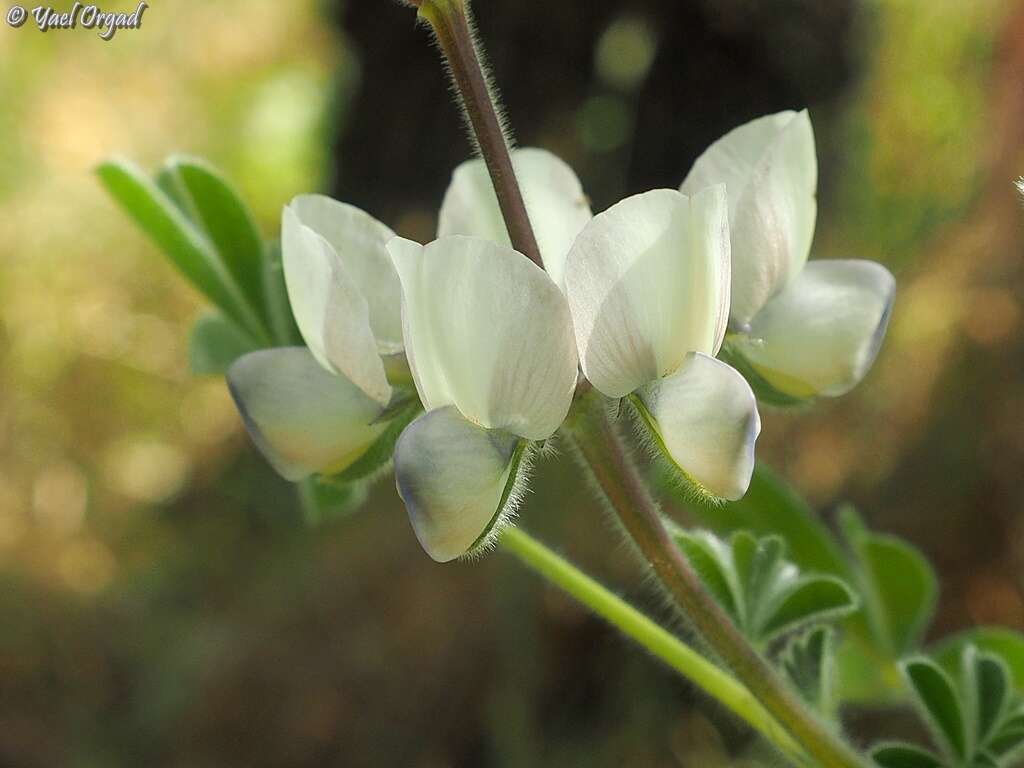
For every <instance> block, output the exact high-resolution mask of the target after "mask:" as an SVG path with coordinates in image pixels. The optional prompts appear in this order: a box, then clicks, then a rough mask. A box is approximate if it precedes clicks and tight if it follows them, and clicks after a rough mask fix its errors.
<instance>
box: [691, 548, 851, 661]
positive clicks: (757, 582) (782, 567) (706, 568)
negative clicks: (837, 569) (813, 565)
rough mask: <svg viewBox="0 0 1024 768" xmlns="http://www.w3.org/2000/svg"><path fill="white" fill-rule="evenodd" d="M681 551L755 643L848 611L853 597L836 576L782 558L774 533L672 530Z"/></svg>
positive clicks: (768, 640)
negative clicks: (808, 570)
mask: <svg viewBox="0 0 1024 768" xmlns="http://www.w3.org/2000/svg"><path fill="white" fill-rule="evenodd" d="M674 536H675V539H676V542H677V544H678V545H679V547H680V549H681V550H682V551H683V554H684V555H685V556H686V558H687V560H689V561H690V564H691V565H692V566H693V568H694V570H695V571H696V572H697V574H698V576H699V577H700V579H701V581H702V582H703V583H704V585H705V587H706V588H707V589H708V591H709V592H711V594H712V595H713V596H714V597H715V598H716V599H717V600H718V602H719V603H720V604H721V606H722V607H723V608H724V609H725V611H726V612H727V613H728V614H729V615H730V617H731V618H732V620H733V621H734V622H735V624H736V626H737V627H739V628H740V630H741V631H742V632H743V633H744V634H745V635H746V636H747V637H748V638H749V639H750V641H751V642H752V643H753V644H754V645H755V646H757V647H760V648H762V649H763V648H764V647H766V646H767V645H768V644H769V643H771V642H772V641H773V640H775V639H777V638H779V637H781V636H782V635H785V634H787V633H789V632H792V631H793V630H796V629H798V628H799V627H801V626H805V625H807V624H810V623H815V622H821V621H826V620H829V619H833V618H838V617H840V616H844V615H847V614H849V613H851V612H852V611H854V610H855V609H856V607H857V599H856V597H855V595H854V594H853V592H852V591H851V590H850V588H849V587H847V586H846V584H845V583H844V582H843V581H842V580H840V579H839V578H837V577H835V576H829V575H820V574H808V573H804V572H801V570H800V569H799V568H798V567H797V566H796V565H794V564H793V563H792V562H790V561H789V560H787V559H785V551H786V548H785V543H784V542H783V540H782V539H781V538H780V537H778V536H766V537H764V538H760V539H758V538H755V537H754V536H753V535H751V534H749V533H747V532H745V531H741V532H738V533H736V534H734V535H733V536H732V538H731V539H730V540H729V542H728V543H726V542H723V541H721V540H720V539H718V538H716V537H715V536H714V535H713V534H711V533H708V532H706V531H698V532H695V533H688V532H685V531H682V530H676V531H675V532H674Z"/></svg>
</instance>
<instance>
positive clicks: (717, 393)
mask: <svg viewBox="0 0 1024 768" xmlns="http://www.w3.org/2000/svg"><path fill="white" fill-rule="evenodd" d="M637 396H638V398H639V400H640V402H641V404H642V406H643V408H644V409H645V410H646V414H644V415H645V416H646V417H647V418H648V420H649V424H650V426H651V427H652V428H653V429H654V430H656V432H657V435H658V437H659V438H660V440H661V443H662V445H663V446H664V449H665V452H666V453H667V454H668V457H669V458H670V459H671V460H672V461H673V462H674V463H675V464H676V465H677V466H678V467H679V468H680V469H681V470H682V471H683V472H684V473H685V474H686V475H687V476H689V477H690V478H691V479H692V480H694V481H696V482H697V484H699V485H700V486H702V487H703V488H704V489H706V490H707V491H708V492H710V493H711V494H713V495H714V496H718V497H719V498H723V499H731V500H735V499H738V498H740V497H741V496H742V495H743V494H744V493H746V492H747V487H748V486H749V485H750V476H751V474H752V473H753V471H754V442H755V441H756V440H757V436H758V434H759V433H760V431H761V417H760V416H759V415H758V412H757V402H756V400H755V398H754V393H753V392H752V391H751V389H750V385H748V384H747V382H746V380H745V379H744V378H743V377H742V376H741V375H740V374H739V372H737V371H736V370H735V369H734V368H731V367H730V366H728V365H726V364H725V363H723V362H721V361H719V360H715V359H714V358H712V357H707V356H706V355H702V354H697V353H695V354H691V355H689V356H688V357H687V358H686V362H684V363H683V365H682V367H680V369H679V370H678V371H676V373H674V374H672V375H671V376H669V377H667V378H664V379H659V380H658V381H656V382H654V383H652V384H649V385H648V386H646V387H644V388H643V389H641V390H640V391H639V392H637Z"/></svg>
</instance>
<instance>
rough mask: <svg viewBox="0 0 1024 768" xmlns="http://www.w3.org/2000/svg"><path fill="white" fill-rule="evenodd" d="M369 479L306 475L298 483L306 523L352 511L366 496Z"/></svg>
mask: <svg viewBox="0 0 1024 768" xmlns="http://www.w3.org/2000/svg"><path fill="white" fill-rule="evenodd" d="M369 485H370V484H369V482H366V481H364V482H359V481H356V482H352V483H341V482H337V481H336V480H335V479H333V478H324V477H317V476H314V477H307V478H306V479H305V480H303V481H302V482H301V483H299V485H298V493H299V500H300V502H301V507H302V515H303V518H304V519H305V521H306V524H307V525H311V526H314V525H321V524H323V523H327V522H332V521H334V520H341V519H344V518H346V517H348V516H350V515H352V514H354V513H355V512H356V511H357V510H358V509H359V508H360V507H361V506H363V504H364V503H365V502H366V499H367V497H368V496H369V493H370V491H369Z"/></svg>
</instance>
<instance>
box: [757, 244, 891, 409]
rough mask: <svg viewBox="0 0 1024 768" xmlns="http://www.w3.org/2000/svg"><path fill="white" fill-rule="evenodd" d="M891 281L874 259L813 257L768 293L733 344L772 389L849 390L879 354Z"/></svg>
mask: <svg viewBox="0 0 1024 768" xmlns="http://www.w3.org/2000/svg"><path fill="white" fill-rule="evenodd" d="M895 291H896V283H895V280H894V279H893V276H892V274H890V272H889V270H887V269H886V268H885V267H883V266H882V265H880V264H876V263H875V262H873V261H861V260H841V259H836V260H823V261H811V262H808V264H807V266H806V267H804V270H803V271H802V272H801V273H800V275H799V276H798V277H797V278H796V280H794V281H793V282H792V283H790V285H789V287H788V288H787V289H786V290H785V291H783V292H782V293H780V294H779V295H778V296H776V297H775V298H773V299H772V300H771V301H769V302H768V303H767V304H766V305H765V308H764V309H762V310H761V311H760V312H759V313H758V314H757V316H756V317H754V321H753V322H752V323H751V328H750V333H749V335H747V336H745V337H740V340H739V349H740V351H742V353H743V354H744V356H746V358H747V359H748V360H749V361H750V362H751V363H752V364H753V366H754V369H755V370H756V371H757V372H758V373H759V374H760V375H762V376H763V377H764V378H765V379H766V380H767V381H768V383H769V384H771V385H772V386H773V387H775V388H776V389H778V390H780V391H782V392H785V393H787V394H790V395H794V396H796V397H810V396H813V395H827V396H836V395H841V394H843V393H845V392H847V391H849V390H850V389H851V388H853V386H854V385H855V384H857V382H859V381H860V380H861V379H862V378H863V377H864V374H866V373H867V371H868V369H869V368H870V367H871V364H872V363H873V362H874V360H875V356H876V355H877V354H878V349H879V347H880V346H881V344H882V339H883V338H884V336H885V329H886V326H887V325H888V322H889V312H890V310H891V308H892V300H893V296H894V295H895Z"/></svg>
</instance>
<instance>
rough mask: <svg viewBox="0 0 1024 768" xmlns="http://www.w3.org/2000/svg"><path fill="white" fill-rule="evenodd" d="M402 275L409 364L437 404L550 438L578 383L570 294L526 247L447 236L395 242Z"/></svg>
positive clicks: (424, 394)
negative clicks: (567, 296)
mask: <svg viewBox="0 0 1024 768" xmlns="http://www.w3.org/2000/svg"><path fill="white" fill-rule="evenodd" d="M388 249H389V250H390V251H391V254H392V257H393V258H394V260H395V266H396V268H397V269H398V275H399V277H400V278H401V281H402V292H403V304H402V307H403V310H402V311H403V322H404V324H405V331H406V335H405V344H406V351H407V354H408V356H409V364H410V367H411V368H412V371H413V377H414V378H415V380H416V387H417V389H418V390H419V393H420V399H421V400H422V401H423V404H424V406H425V407H426V408H427V410H432V409H434V408H440V407H442V406H445V405H455V406H456V407H457V408H458V409H459V411H461V412H462V415H463V416H465V417H466V418H467V419H469V420H470V421H472V422H473V423H475V424H479V425H480V426H483V427H487V428H489V429H504V430H507V431H509V432H512V433H514V434H516V435H519V436H520V437H526V438H530V439H543V438H546V437H549V436H550V435H551V434H552V433H553V432H554V431H555V430H556V429H557V428H558V426H559V425H560V424H561V423H562V420H563V419H564V418H565V414H566V412H567V411H568V409H569V404H570V402H571V400H572V394H573V389H574V387H575V385H576V365H577V360H576V348H575V344H574V343H573V336H572V324H571V321H570V318H569V307H568V305H567V303H566V301H565V297H564V296H563V295H562V294H561V293H560V292H559V290H558V288H557V287H556V286H555V284H554V283H553V282H552V281H551V279H550V278H549V277H548V275H547V274H546V273H545V272H544V271H543V270H542V269H540V268H539V267H537V266H536V265H535V264H533V263H532V262H531V261H529V260H528V259H527V258H526V257H524V256H523V255H522V254H520V253H517V252H516V251H513V250H512V249H511V248H508V247H506V246H503V245H498V244H497V243H494V242H492V241H489V240H482V239H480V238H474V237H463V236H455V237H446V238H442V239H441V240H435V241H434V242H433V243H431V244H430V245H427V246H426V247H424V246H421V245H418V244H417V243H413V242H411V241H409V240H403V239H402V238H395V239H394V240H392V241H391V243H389V245H388Z"/></svg>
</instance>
